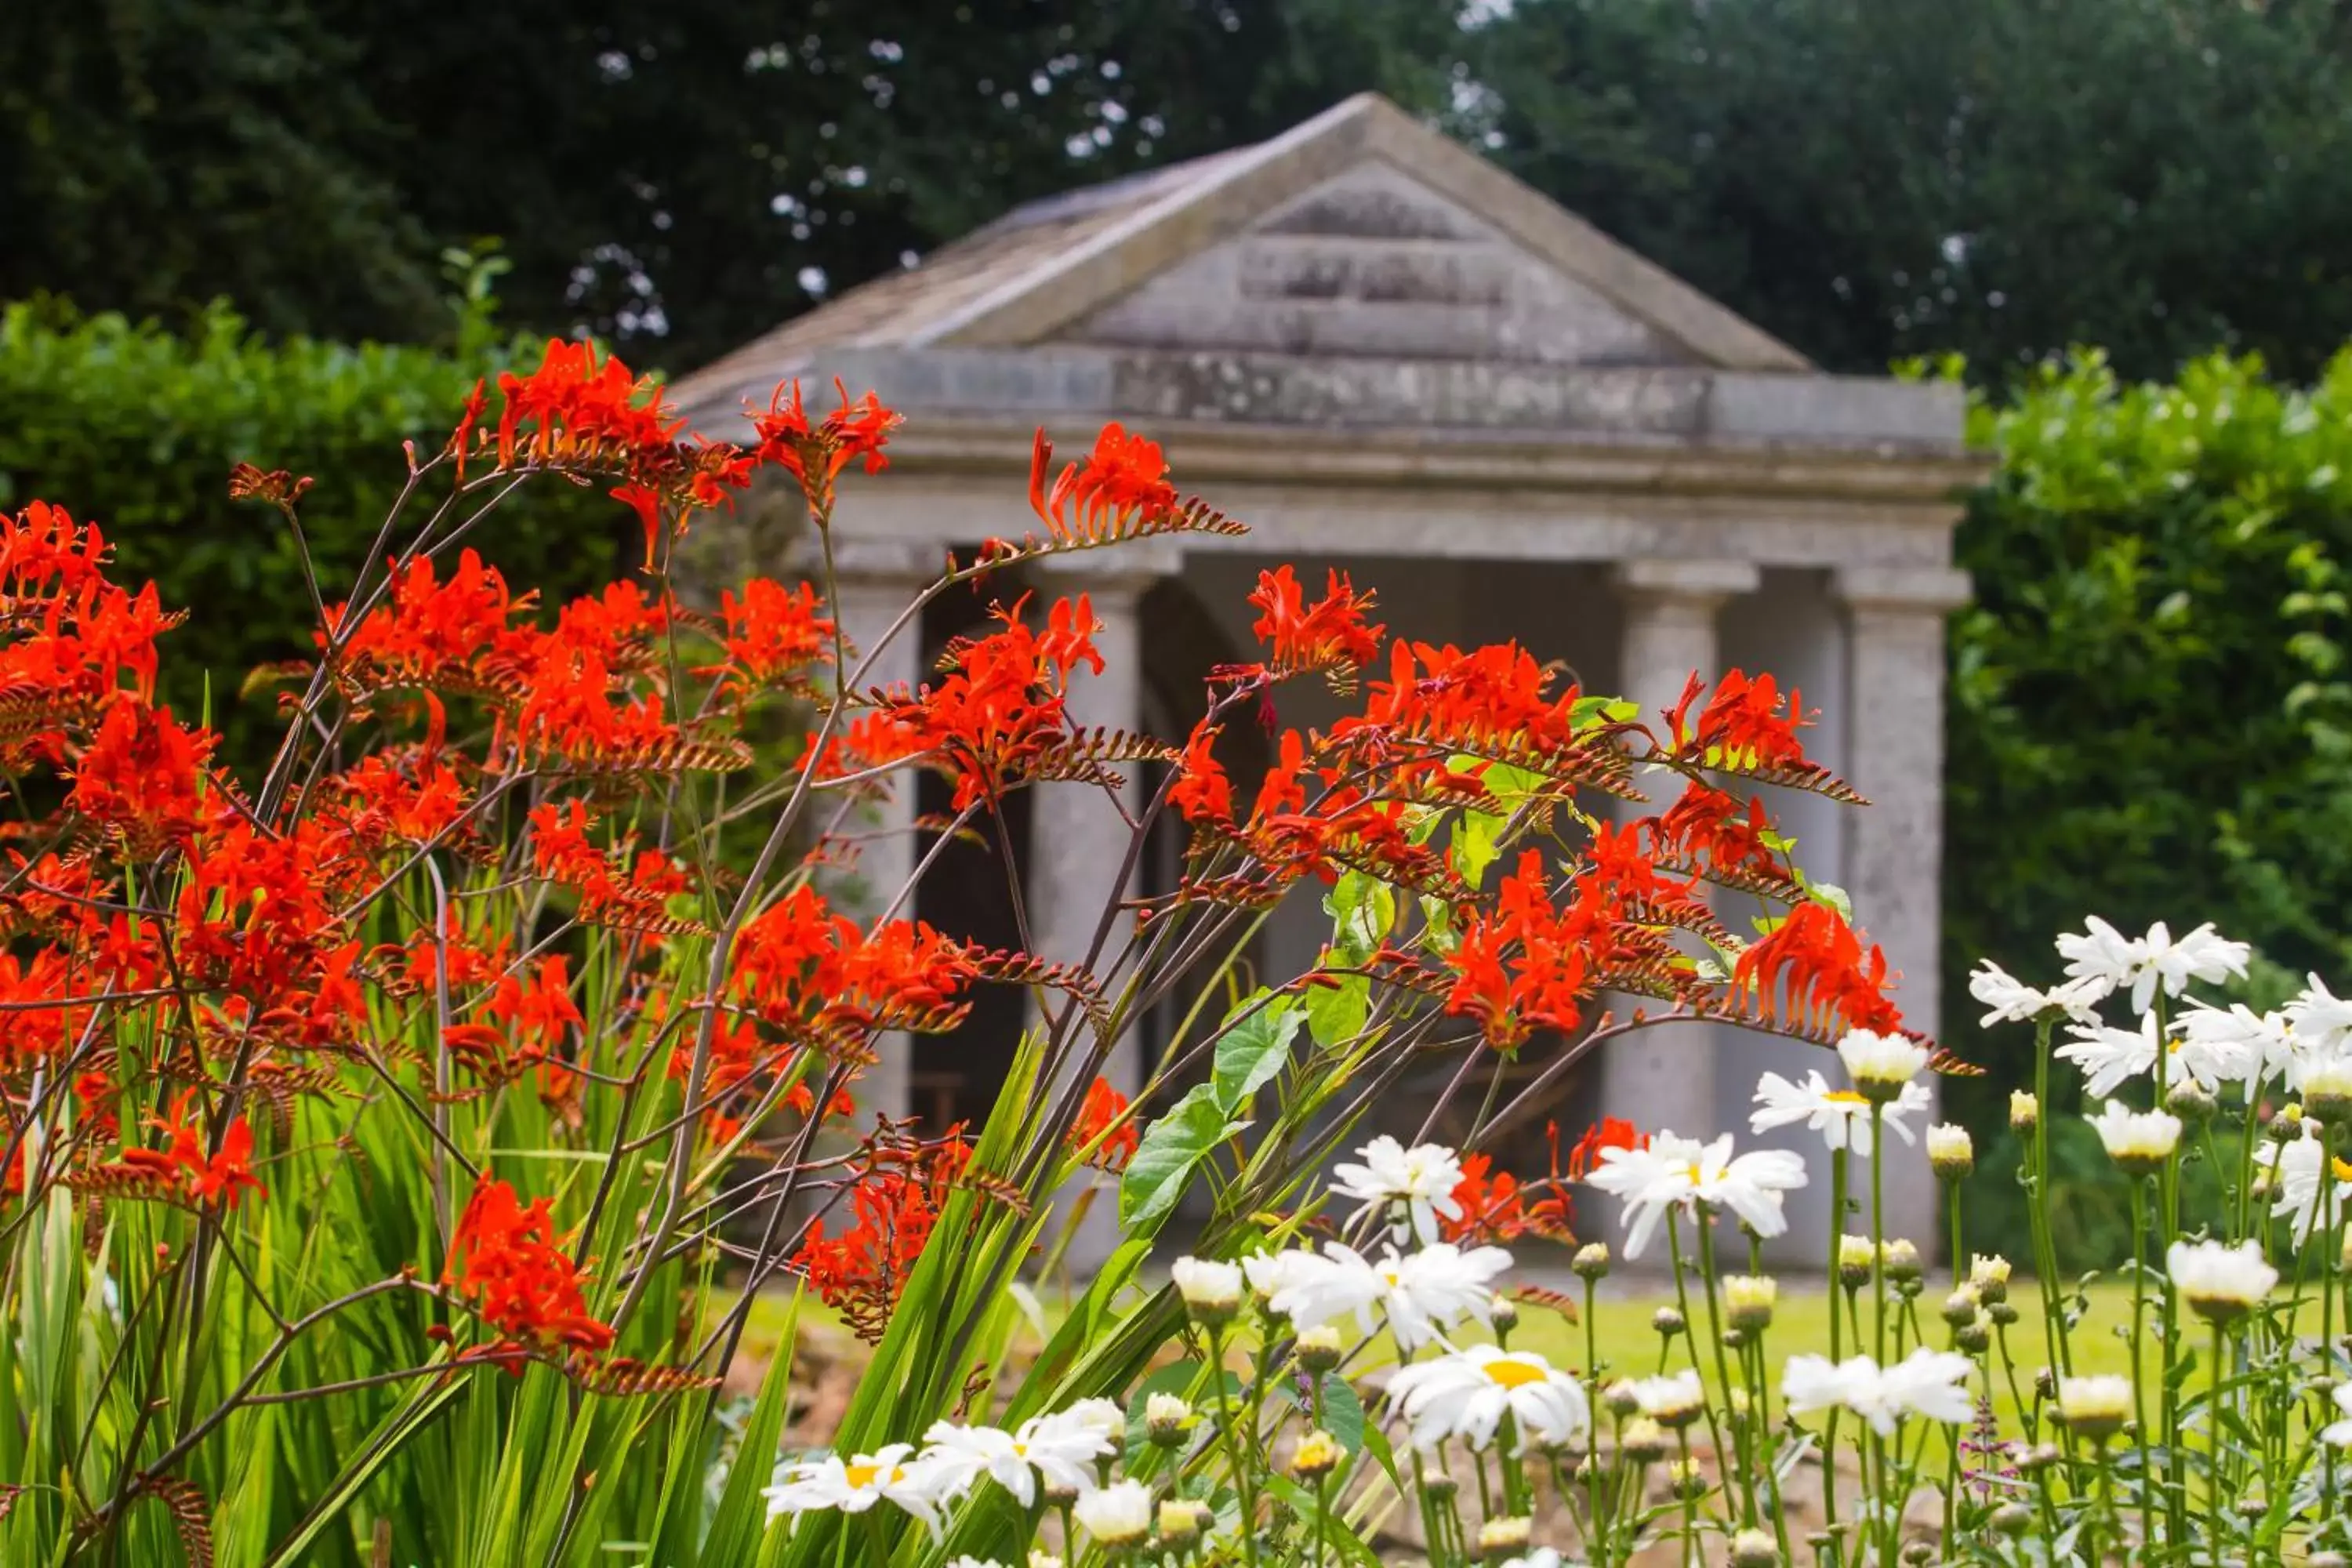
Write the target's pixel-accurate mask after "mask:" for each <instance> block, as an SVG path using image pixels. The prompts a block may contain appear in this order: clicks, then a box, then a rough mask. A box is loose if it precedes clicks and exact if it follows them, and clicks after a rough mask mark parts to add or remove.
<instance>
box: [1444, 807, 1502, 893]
mask: <svg viewBox="0 0 2352 1568" xmlns="http://www.w3.org/2000/svg"><path fill="white" fill-rule="evenodd" d="M1508 821H1509V818H1507V817H1502V816H1494V815H1492V814H1490V813H1487V812H1484V811H1465V812H1464V813H1463V814H1462V815H1461V816H1459V817H1457V818H1455V819H1454V843H1453V857H1452V858H1453V861H1454V875H1455V876H1457V877H1459V878H1461V879H1463V880H1464V881H1465V882H1466V883H1468V884H1469V885H1470V886H1471V887H1474V888H1475V887H1476V886H1478V884H1479V883H1481V882H1483V881H1485V880H1486V868H1487V867H1489V866H1492V865H1493V864H1494V863H1495V857H1496V855H1498V854H1500V853H1502V850H1501V847H1500V846H1499V844H1498V843H1497V842H1496V840H1497V838H1498V837H1499V836H1500V835H1501V833H1502V831H1503V828H1504V826H1506V825H1507V823H1508Z"/></svg>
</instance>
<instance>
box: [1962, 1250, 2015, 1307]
mask: <svg viewBox="0 0 2352 1568" xmlns="http://www.w3.org/2000/svg"><path fill="white" fill-rule="evenodd" d="M1969 1289H1972V1290H1974V1291H1975V1292H1976V1293H1977V1300H1979V1301H1982V1302H1983V1303H1984V1304H1985V1305H1986V1306H1988V1307H1993V1306H1998V1305H2000V1303H2001V1302H2003V1301H2006V1300H2009V1259H2008V1258H2003V1257H2001V1256H2000V1254H1999V1253H1994V1254H1993V1255H1991V1256H1990V1257H1987V1256H1986V1255H1985V1254H1983V1253H1981V1252H1979V1253H1978V1254H1977V1255H1976V1256H1975V1257H1973V1258H1969Z"/></svg>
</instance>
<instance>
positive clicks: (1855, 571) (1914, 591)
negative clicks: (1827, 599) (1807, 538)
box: [1833, 566, 1975, 618]
mask: <svg viewBox="0 0 2352 1568" xmlns="http://www.w3.org/2000/svg"><path fill="white" fill-rule="evenodd" d="M1833 575H1834V581H1835V585H1836V592H1837V596H1838V597H1839V598H1841V599H1843V600H1844V601H1845V603H1846V605H1847V606H1848V607H1849V608H1852V609H1856V610H1879V611H1886V612H1892V613H1894V614H1897V615H1901V614H1911V615H1919V616H1937V617H1939V618H1940V617H1941V616H1946V615H1948V614H1949V613H1950V612H1952V611H1954V610H1956V609H1958V608H1959V607H1960V606H1961V605H1965V604H1967V603H1968V602H1969V600H1970V599H1971V598H1973V597H1975V592H1974V589H1973V586H1972V585H1971V584H1970V583H1969V574H1967V573H1966V572H1963V571H1961V570H1960V569H1959V568H1958V567H1957V566H1841V567H1839V568H1838V569H1837V571H1836V573H1835V574H1833Z"/></svg>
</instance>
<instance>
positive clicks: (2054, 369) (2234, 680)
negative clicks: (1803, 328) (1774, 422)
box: [1944, 353, 2352, 1261]
mask: <svg viewBox="0 0 2352 1568" xmlns="http://www.w3.org/2000/svg"><path fill="white" fill-rule="evenodd" d="M1971 435H1972V438H1973V439H1974V440H1975V441H1977V442H1979V443H1980V444H1983V445H1988V446H1990V447H1995V448H1997V449H1998V450H1999V452H2000V469H1999V471H1998V473H1997V474H1996V475H1995V476H1994V479H1993V480H1992V482H1991V483H1990V485H1989V486H1987V487H1986V488H1985V489H1983V490H1982V491H1981V492H1979V494H1978V495H1977V496H1976V497H1975V499H1974V500H1973V501H1972V502H1971V504H1970V507H1969V514H1968V517H1967V519H1966V521H1965V522H1964V523H1963V525H1962V527H1961V529H1960V533H1959V541H1958V555H1959V560H1960V562H1961V563H1962V564H1964V565H1965V566H1967V567H1968V568H1969V572H1970V574H1972V576H1973V577H1974V579H1975V584H1976V603H1975V604H1974V605H1971V606H1969V608H1967V609H1965V610H1963V611H1962V612H1961V613H1960V614H1959V615H1958V616H1955V617H1954V620H1953V623H1952V633H1951V641H1952V687H1951V745H1950V763H1949V768H1950V777H1949V786H1948V796H1947V798H1948V829H1947V833H1948V846H1949V852H1948V856H1947V858H1946V875H1945V918H1944V941H1945V955H1946V956H1945V965H1944V970H1945V975H1946V983H1945V991H1944V994H1945V995H1946V996H1947V997H1948V998H1951V1000H1950V1002H1949V1003H1948V1018H1947V1027H1948V1030H1949V1031H1950V1033H1951V1038H1952V1041H1953V1043H1954V1044H1955V1045H1956V1046H1958V1047H1963V1048H1964V1049H1965V1050H1966V1051H1967V1052H1968V1053H1969V1054H1973V1055H1981V1056H1982V1057H1983V1058H1984V1059H1986V1060H1987V1061H1989V1062H1990V1063H1992V1064H1993V1065H1995V1066H1997V1067H1999V1068H2002V1069H2003V1070H2002V1071H1999V1072H1996V1073H1995V1074H1994V1075H1993V1076H1992V1077H1991V1078H1990V1079H1985V1080H1982V1081H1983V1082H1984V1083H1985V1084H1989V1085H1994V1086H1999V1085H2000V1084H2001V1083H2003V1082H2005V1081H2015V1079H2016V1074H2017V1071H2018V1069H2020V1068H2022V1066H2023V1065H2024V1058H2022V1056H2021V1051H2022V1049H2023V1047H2021V1046H2020V1045H2019V1044H2018V1043H2017V1042H2016V1041H2015V1040H2013V1039H2011V1038H2010V1037H2006V1036H2002V1037H1994V1038H1991V1039H1989V1040H1987V1041H1986V1042H1984V1043H1983V1044H1982V1045H1981V1046H1979V1043H1978V1042H1977V1041H1974V1040H1972V1039H1970V1038H1969V1034H1970V1033H1971V1030H1970V1026H1971V1025H1972V1024H1973V1021H1974V1020H1973V1016H1972V1015H1970V1014H1969V1012H1968V1011H1967V1010H1966V1009H1967V1003H1966V1000H1965V995H1966V994H1965V990H1964V988H1963V984H1962V976H1963V973H1964V971H1965V969H1966V966H1967V963H1969V959H1970V958H1971V957H1973V956H1974V955H1976V954H1990V955H1992V956H1994V957H1995V958H2000V959H2007V958H2010V957H2011V956H2012V955H2015V954H2019V953H2021V952H2025V951H2027V950H2029V949H2030V948H2032V947H2033V946H2036V945H2038V944H2039V942H2040V940H2041V939H2040V937H2039V935H2038V933H2040V932H2043V931H2052V930H2055V929H2058V928H2059V927H2061V926H2063V925H2065V924H2067V923H2069V922H2070V921H2076V920H2079V919H2080V918H2081V915H2082V912H2083V911H2084V910H2093V911H2095V912H2097V913H2099V914H2102V915H2104V916H2105V917H2106V918H2107V919H2109V920H2111V921H2116V922H2117V923H2118V924H2120V925H2122V926H2124V927H2126V929H2135V928H2138V927H2143V926H2147V925H2148V924H2150V923H2152V922H2153V921H2159V920H2164V921H2171V922H2172V923H2173V925H2174V929H2175V930H2176V931H2178V930H2179V928H2180V924H2181V921H2182V918H2183V917H2182V911H2183V910H2198V911H2200V912H2201V913H2203V914H2205V915H2208V916H2210V918H2211V919H2212V920H2213V921H2216V922H2218V923H2219V924H2221V926H2222V927H2224V928H2225V929H2227V930H2230V931H2233V932H2235V933H2237V934H2238V935H2240V936H2242V937H2244V938H2247V939H2249V940H2251V941H2252V943H2253V944H2254V947H2255V949H2256V951H2257V952H2258V954H2260V955H2261V957H2262V958H2263V959H2266V960H2268V961H2269V967H2268V968H2267V970H2265V968H2264V966H2263V965H2262V964H2260V963H2258V964H2257V966H2256V972H2255V975H2254V979H2253V984H2254V987H2255V992H2256V994H2257V999H2258V1000H2259V999H2262V998H2264V997H2274V996H2275V995H2276V994H2282V993H2283V991H2284V985H2283V984H2282V981H2281V975H2282V972H2284V973H2290V974H2297V975H2299V974H2301V973H2304V972H2305V971H2307V970H2312V969H2325V970H2326V971H2328V972H2331V973H2341V972H2343V971H2345V970H2346V969H2347V968H2352V963H2347V961H2348V960H2352V944H2347V941H2346V938H2345V936H2344V931H2345V929H2346V928H2345V925H2344V921H2343V920H2342V915H2343V910H2344V909H2345V908H2346V905H2347V900H2352V670H2347V668H2346V658H2345V656H2346V636H2347V629H2346V626H2347V623H2346V616H2347V599H2346V587H2347V584H2346V583H2345V580H2344V563H2345V561H2346V557H2347V552H2352V353H2347V354H2341V355H2338V356H2337V358H2336V360H2335V361H2334V362H2333V363H2331V364H2330V365H2329V366H2328V368H2327V371H2326V374H2324V375H2323V376H2322V377H2321V378H2320V379H2319V381H2318V382H2317V384H2315V385H2314V386H2312V387H2309V388H2307V389H2297V388H2294V387H2288V386H2281V385H2279V384H2276V383H2275V382H2273V380H2271V379H2270V378H2269V377H2268V376H2266V375H2265V374H2264V373H2263V366H2262V364H2261V363H2260V362H2259V361H2258V360H2255V359H2252V358H2231V357H2229V356H2226V355H2213V356H2210V357H2208V358H2205V359H2201V360H2199V361H2197V362H2195V363H2191V364H2189V366H2188V367H2187V368H2186V369H2184V370H2183V371H2182V372H2181V374H2180V375H2179V378H2178V379H2177V380H2176V381H2174V382H2172V383H2170V384H2138V385H2127V384H2122V383H2120V382H2119V381H2118V380H2117V379H2116V376H2115V375H2114V374H2112V373H2111V372H2110V370H2109V369H2108V367H2107V366H2106V364H2105V362H2104V361H2103V360H2102V359H2101V358H2100V357H2099V356H2098V355H2096V354H2084V355H2081V356H2078V357H2077V358H2075V359H2074V360H2073V361H2072V362H2070V363H2065V364H2062V365H2053V366H2049V367H2046V368H2045V369H2044V370H2043V371H2042V373H2041V374H2039V375H2038V376H2036V377H2035V378H2034V379H2032V381H2031V382H2030V384H2027V385H2025V386H2024V387H2023V388H2022V389H2021V391H2020V392H2019V393H2018V394H2017V395H2016V396H2015V397H2014V398H2013V399H2011V400H2008V401H2005V402H2001V403H1999V404H1984V403H1980V404H1979V406H1978V407H1977V409H1976V411H1975V415H1974V422H1973V428H1972V431H1971ZM1953 1088H1954V1089H1955V1091H1956V1093H1955V1103H1956V1104H1958V1105H1959V1106H1960V1107H1961V1108H1962V1109H1964V1110H1966V1111H1967V1112H1968V1113H1969V1117H1970V1120H1971V1121H1973V1122H1974V1123H1975V1124H1977V1125H1978V1126H1979V1128H1986V1127H1990V1126H1997V1125H1999V1121H2000V1111H2001V1106H2000V1104H1999V1103H1998V1102H1997V1100H1988V1099H1986V1098H1984V1095H1985V1093H1986V1091H1985V1090H1982V1089H1969V1088H1966V1087H1963V1086H1962V1085H1960V1084H1959V1083H1958V1082H1957V1081H1956V1082H1955V1084H1954V1085H1953ZM1993 1092H1995V1093H1997V1092H1998V1089H1997V1088H1996V1089H1995V1090H1994V1091H1993ZM2106 1260H2108V1261H2111V1260H2112V1258H2108V1259H2106Z"/></svg>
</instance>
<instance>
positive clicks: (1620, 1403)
mask: <svg viewBox="0 0 2352 1568" xmlns="http://www.w3.org/2000/svg"><path fill="white" fill-rule="evenodd" d="M1601 1408H1602V1409H1604V1410H1606V1411H1608V1412H1609V1414H1610V1415H1618V1416H1624V1415H1633V1412H1635V1411H1636V1410H1639V1409H1641V1408H1642V1396H1641V1394H1638V1393H1636V1392H1635V1391H1634V1388H1633V1382H1632V1380H1631V1379H1628V1378H1622V1377H1621V1378H1619V1379H1618V1380H1617V1381H1616V1382H1614V1383H1612V1384H1610V1385H1609V1386H1608V1387H1606V1388H1604V1389H1602V1390H1601Z"/></svg>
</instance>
